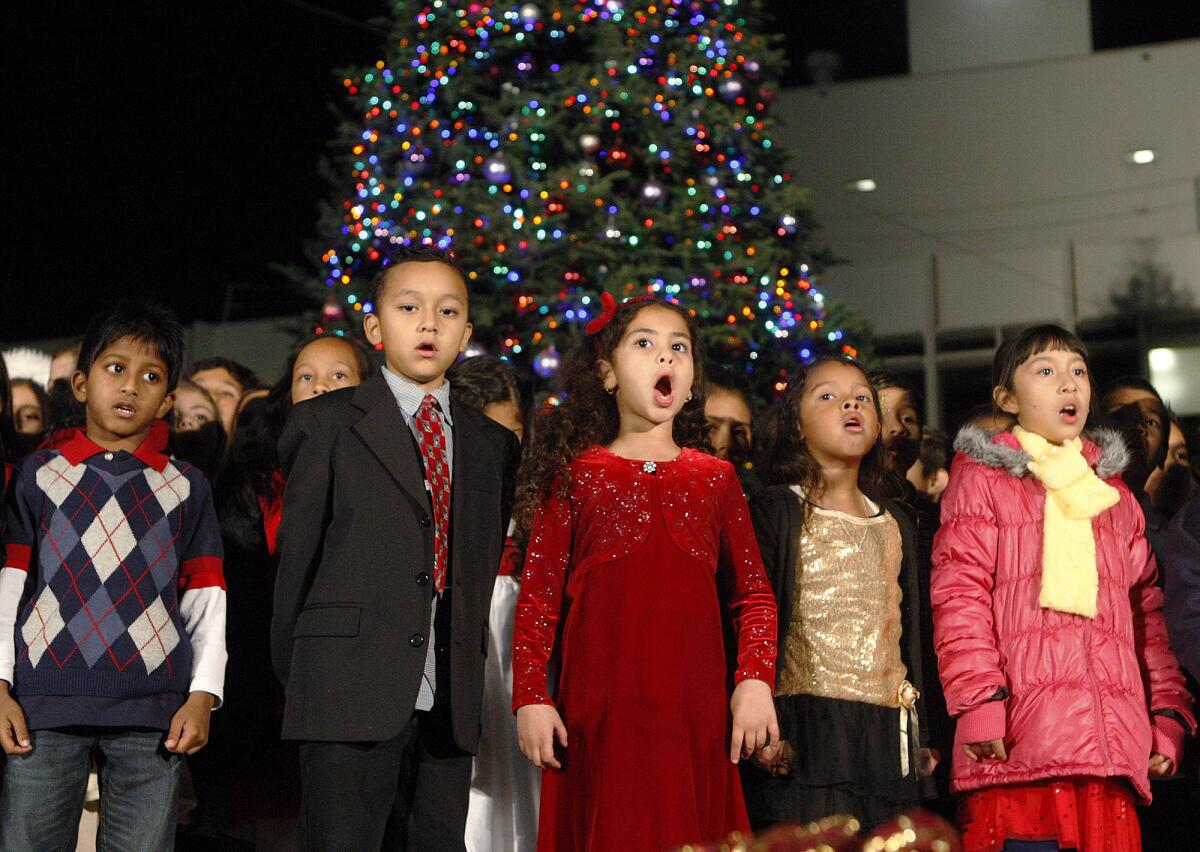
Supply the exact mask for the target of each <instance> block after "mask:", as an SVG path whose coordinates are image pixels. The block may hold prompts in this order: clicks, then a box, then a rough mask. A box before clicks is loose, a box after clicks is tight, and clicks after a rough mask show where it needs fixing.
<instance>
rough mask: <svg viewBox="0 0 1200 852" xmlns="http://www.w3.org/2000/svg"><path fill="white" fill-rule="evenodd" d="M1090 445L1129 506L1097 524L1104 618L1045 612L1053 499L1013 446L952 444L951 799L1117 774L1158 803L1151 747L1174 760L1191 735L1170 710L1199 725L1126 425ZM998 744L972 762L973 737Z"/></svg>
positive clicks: (947, 671) (946, 554)
mask: <svg viewBox="0 0 1200 852" xmlns="http://www.w3.org/2000/svg"><path fill="white" fill-rule="evenodd" d="M1095 439H1096V441H1098V442H1099V443H1098V444H1097V443H1093V442H1092V441H1090V440H1088V439H1086V438H1085V439H1084V457H1085V458H1086V459H1087V461H1088V463H1089V464H1091V465H1092V467H1093V468H1094V469H1095V470H1096V473H1097V474H1098V475H1099V476H1100V478H1102V479H1104V480H1106V481H1107V482H1108V483H1109V484H1110V485H1112V486H1114V487H1116V488H1117V489H1118V490H1119V491H1120V492H1121V498H1120V502H1118V503H1117V504H1116V505H1115V506H1113V507H1112V508H1111V509H1108V510H1106V511H1104V512H1102V513H1101V514H1099V515H1097V516H1096V517H1095V518H1094V519H1093V520H1092V529H1093V532H1094V535H1095V539H1096V569H1097V571H1098V573H1099V580H1100V591H1099V597H1098V600H1097V613H1096V618H1095V619H1094V620H1093V619H1089V618H1085V617H1082V616H1077V615H1070V614H1067V613H1061V612H1056V611H1053V610H1048V609H1043V608H1042V607H1041V606H1039V604H1038V594H1039V592H1040V590H1041V576H1042V571H1041V562H1042V513H1043V508H1044V504H1045V499H1046V492H1045V489H1044V488H1043V487H1042V485H1041V483H1039V482H1038V481H1037V479H1035V478H1034V477H1033V475H1032V474H1030V473H1028V472H1027V471H1026V469H1025V464H1026V462H1027V461H1028V459H1029V457H1028V456H1027V455H1026V454H1025V453H1024V451H1023V450H1022V449H1021V447H1020V445H1019V444H1018V443H1017V441H1016V438H1014V437H1013V436H1012V435H1010V434H1008V433H1007V432H1003V433H1000V434H997V435H995V436H993V435H992V434H990V433H987V432H984V431H982V430H980V429H976V428H973V427H967V428H965V429H964V430H963V431H962V432H960V433H959V435H958V438H957V439H956V440H955V449H957V450H959V451H960V452H959V454H958V455H957V456H956V457H955V459H954V463H953V465H952V467H951V473H950V485H949V487H948V488H947V489H946V493H945V496H944V498H943V500H942V526H941V529H940V530H939V531H938V534H937V538H936V539H935V540H934V546H933V580H932V600H933V623H934V644H935V647H936V649H937V656H938V670H939V673H940V674H941V679H942V685H943V686H944V688H945V692H946V704H947V707H948V708H949V711H950V715H951V716H954V717H956V718H957V719H958V730H957V733H956V736H955V745H954V767H953V772H952V780H953V784H954V788H955V789H956V790H960V791H965V790H974V789H978V788H980V787H990V786H993V785H996V784H1020V783H1029V782H1031V781H1037V780H1040V779H1044V778H1061V777H1066V776H1079V775H1087V776H1100V777H1103V776H1109V775H1111V776H1124V777H1126V778H1128V779H1129V781H1130V783H1131V784H1132V785H1133V787H1134V788H1135V789H1136V790H1137V792H1138V793H1139V794H1140V795H1141V797H1142V798H1143V799H1144V800H1146V801H1149V800H1150V784H1149V781H1148V779H1147V767H1148V763H1149V758H1150V755H1151V753H1152V751H1153V752H1158V753H1161V754H1164V755H1166V756H1167V757H1170V758H1172V759H1173V761H1174V764H1175V766H1176V767H1178V766H1179V756H1180V751H1181V749H1180V746H1181V744H1182V737H1183V733H1184V731H1183V728H1182V726H1181V725H1180V724H1179V723H1178V722H1177V721H1175V718H1174V717H1173V716H1172V715H1171V714H1169V713H1168V714H1162V713H1160V712H1159V711H1164V710H1165V711H1174V713H1175V714H1178V717H1179V718H1182V719H1183V720H1184V721H1186V723H1187V725H1188V727H1189V729H1191V730H1194V729H1195V720H1194V717H1193V716H1192V701H1191V697H1190V696H1189V695H1188V692H1187V688H1186V686H1185V683H1184V679H1183V675H1182V674H1181V673H1180V670H1179V664H1178V663H1177V662H1176V660H1175V654H1174V653H1173V652H1172V651H1171V648H1170V646H1169V644H1168V641H1167V632H1166V627H1165V625H1164V622H1163V615H1162V592H1161V590H1160V589H1159V588H1158V586H1157V585H1156V584H1155V575H1156V571H1157V569H1156V566H1155V562H1154V556H1153V554H1152V553H1151V552H1150V546H1149V544H1148V543H1147V542H1146V538H1145V536H1144V535H1143V529H1144V520H1143V516H1142V512H1141V510H1140V509H1139V508H1138V505H1137V501H1136V500H1135V499H1134V497H1133V494H1132V493H1131V492H1130V491H1129V489H1128V488H1127V487H1126V486H1125V484H1124V483H1123V482H1122V481H1121V480H1120V479H1119V478H1118V474H1119V473H1120V472H1121V470H1122V469H1123V468H1124V466H1125V462H1126V460H1127V457H1128V453H1127V451H1126V449H1125V446H1124V444H1123V443H1122V442H1121V438H1120V436H1119V435H1118V434H1117V433H1115V432H1098V433H1097V434H1096V435H1095ZM1005 693H1007V697H1003V696H1004V695H1005ZM997 694H999V695H1000V696H1002V697H1001V698H1000V699H998V700H997V699H996V698H995V696H997ZM1152 713H1153V714H1154V715H1152ZM1001 738H1003V740H1004V743H1005V747H1006V750H1007V751H1008V760H1007V761H1006V762H1000V761H998V760H995V759H985V760H983V761H981V762H979V763H975V762H973V761H971V760H970V759H968V758H967V756H966V755H965V754H963V750H962V745H963V743H971V742H983V741H986V740H992V739H1001Z"/></svg>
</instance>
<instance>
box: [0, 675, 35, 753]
mask: <svg viewBox="0 0 1200 852" xmlns="http://www.w3.org/2000/svg"><path fill="white" fill-rule="evenodd" d="M0 746H3V748H4V753H5V754H29V752H31V751H33V744H32V743H31V742H30V741H29V729H28V728H26V727H25V713H24V712H23V711H22V710H21V705H20V704H18V703H17V700H16V699H15V698H13V697H12V694H11V693H10V692H9V686H8V681H6V680H0Z"/></svg>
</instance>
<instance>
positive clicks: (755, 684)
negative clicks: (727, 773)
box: [729, 678, 779, 763]
mask: <svg viewBox="0 0 1200 852" xmlns="http://www.w3.org/2000/svg"><path fill="white" fill-rule="evenodd" d="M729 708H730V709H731V710H732V711H733V736H732V737H730V740H729V760H730V762H731V763H737V762H738V758H739V757H749V756H750V755H752V754H753V753H754V751H755V750H756V749H760V748H764V747H766V746H769V745H771V743H774V742H778V741H779V723H778V722H777V721H776V720H775V701H774V699H773V698H772V697H771V687H770V686H768V685H767V684H766V683H765V682H764V681H761V680H755V679H754V678H748V679H747V680H744V681H742V682H741V683H739V684H738V685H737V688H736V689H734V690H733V698H731V699H730V701H729Z"/></svg>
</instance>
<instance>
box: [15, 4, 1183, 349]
mask: <svg viewBox="0 0 1200 852" xmlns="http://www.w3.org/2000/svg"><path fill="white" fill-rule="evenodd" d="M768 6H769V7H772V8H775V9H777V10H781V11H782V13H781V14H780V15H779V19H780V24H779V25H778V27H777V30H778V31H779V32H781V33H783V34H784V36H785V47H786V50H787V53H788V55H789V57H791V58H792V61H793V67H792V69H791V70H790V71H789V76H788V79H787V82H788V83H791V84H803V83H804V82H806V71H805V69H804V64H803V58H804V56H805V55H807V53H808V52H809V51H811V50H816V49H833V50H837V51H839V52H840V53H841V55H842V61H843V73H842V78H844V79H856V78H863V77H872V76H880V75H889V74H903V73H905V72H906V71H907V70H908V68H907V66H908V58H907V50H908V46H907V33H906V31H905V4H904V2H903V0H773V2H771V3H768ZM1092 7H1093V8H1092V18H1093V29H1094V33H1093V36H1094V39H1093V40H1094V44H1095V47H1096V48H1097V49H1107V48H1115V47H1124V46H1129V45H1134V44H1142V43H1153V42H1157V41H1164V40H1169V39H1172V38H1182V37H1190V36H1197V35H1200V4H1197V3H1195V2H1188V3H1181V4H1174V3H1158V2H1150V0H1139V2H1137V3H1130V2H1123V1H1122V0H1093V3H1092ZM389 8H390V7H389V5H388V4H387V3H386V2H384V0H320V4H319V5H318V4H316V3H309V2H304V0H264V2H244V0H243V2H236V3H235V2H227V0H220V2H203V0H201V2H171V3H162V2H158V3H150V2H140V0H130V2H122V3H119V4H118V3H85V2H71V3H65V2H64V3H48V4H45V5H43V6H42V7H41V8H37V9H32V8H24V9H21V8H20V7H17V8H14V9H13V10H12V11H11V13H9V12H8V11H7V10H6V17H10V20H11V22H12V23H11V25H6V27H5V29H6V37H5V42H6V44H5V51H4V53H5V58H4V60H3V61H4V65H5V81H6V83H7V85H6V90H7V94H8V98H7V101H8V112H9V115H8V120H7V121H5V125H6V126H7V127H8V135H9V145H8V149H9V151H10V153H9V155H8V156H9V161H8V168H6V169H5V188H4V195H5V199H6V201H7V202H8V207H9V216H8V221H9V222H10V223H11V224H10V226H9V229H8V231H7V233H6V235H5V236H6V239H5V240H4V246H5V250H4V257H5V264H4V272H3V274H4V300H3V307H2V308H0V339H3V340H6V341H11V340H19V339H22V338H35V337H50V336H66V335H75V334H79V333H81V331H82V329H83V326H84V325H85V323H86V321H87V318H88V316H89V315H90V314H91V313H93V312H94V311H96V310H97V309H99V308H100V307H102V306H103V305H105V304H106V303H108V302H109V301H110V300H111V299H112V298H113V297H114V295H116V294H124V295H128V296H132V297H139V298H140V297H146V296H155V297H157V298H159V299H162V300H163V301H166V302H167V303H168V304H170V305H171V306H173V307H174V308H175V309H176V310H177V311H178V312H179V313H180V315H181V317H182V318H184V319H185V320H189V319H194V318H203V319H209V320H216V319H220V318H222V317H227V316H228V317H233V318H239V317H251V316H264V315H274V314H280V313H290V312H296V311H299V310H303V309H304V308H305V307H306V306H307V299H306V297H305V295H304V294H303V293H300V292H297V291H296V290H295V289H294V287H293V285H291V284H290V283H289V282H288V281H287V280H286V278H285V277H284V276H282V275H281V274H279V273H278V272H277V271H275V270H274V269H273V268H272V267H273V265H275V264H282V263H293V264H303V263H304V262H305V260H306V256H305V249H306V244H311V242H312V241H313V240H314V239H315V238H316V236H317V233H316V219H317V203H318V201H319V200H320V199H322V198H324V197H325V196H326V194H327V185H326V184H325V182H324V180H323V179H322V178H321V177H320V175H319V173H318V170H317V162H318V160H319V159H320V158H321V157H322V156H323V154H324V153H325V152H326V150H327V148H328V145H329V140H330V139H331V138H332V135H333V132H334V128H335V126H336V119H335V117H334V114H333V112H332V111H331V109H330V104H332V103H334V102H337V101H338V100H339V98H340V94H341V86H340V85H339V83H338V79H337V77H336V76H335V74H334V69H335V68H339V67H347V66H352V65H356V64H362V63H366V62H370V61H372V60H374V59H375V58H377V57H378V56H379V55H380V45H381V44H382V42H383V33H382V32H381V31H380V30H379V28H378V27H379V26H380V24H379V22H378V21H376V23H375V24H372V23H370V22H371V21H372V19H377V18H378V17H379V16H384V15H386V14H387V13H388V10H389ZM801 180H803V176H801ZM819 214H820V211H818V216H819Z"/></svg>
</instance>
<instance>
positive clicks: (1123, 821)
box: [959, 778, 1142, 852]
mask: <svg viewBox="0 0 1200 852" xmlns="http://www.w3.org/2000/svg"><path fill="white" fill-rule="evenodd" d="M1134 806H1135V802H1134V793H1133V790H1132V788H1130V786H1129V785H1128V784H1127V783H1126V782H1125V781H1124V780H1122V779H1119V778H1059V779H1053V780H1046V781H1039V782H1036V783H1033V784H1011V785H1005V786H1001V787H987V788H984V789H982V790H973V791H971V792H970V793H967V794H965V795H964V796H963V797H962V800H961V801H960V803H959V826H960V827H961V828H962V832H963V850H964V852H998V850H1000V849H1002V848H1003V847H1004V841H1006V840H1053V841H1055V842H1057V843H1058V845H1059V846H1060V847H1062V848H1063V849H1079V850H1084V852H1102V850H1103V852H1140V850H1141V848H1142V835H1141V828H1140V827H1139V825H1138V818H1137V811H1136V810H1135V809H1134Z"/></svg>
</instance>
